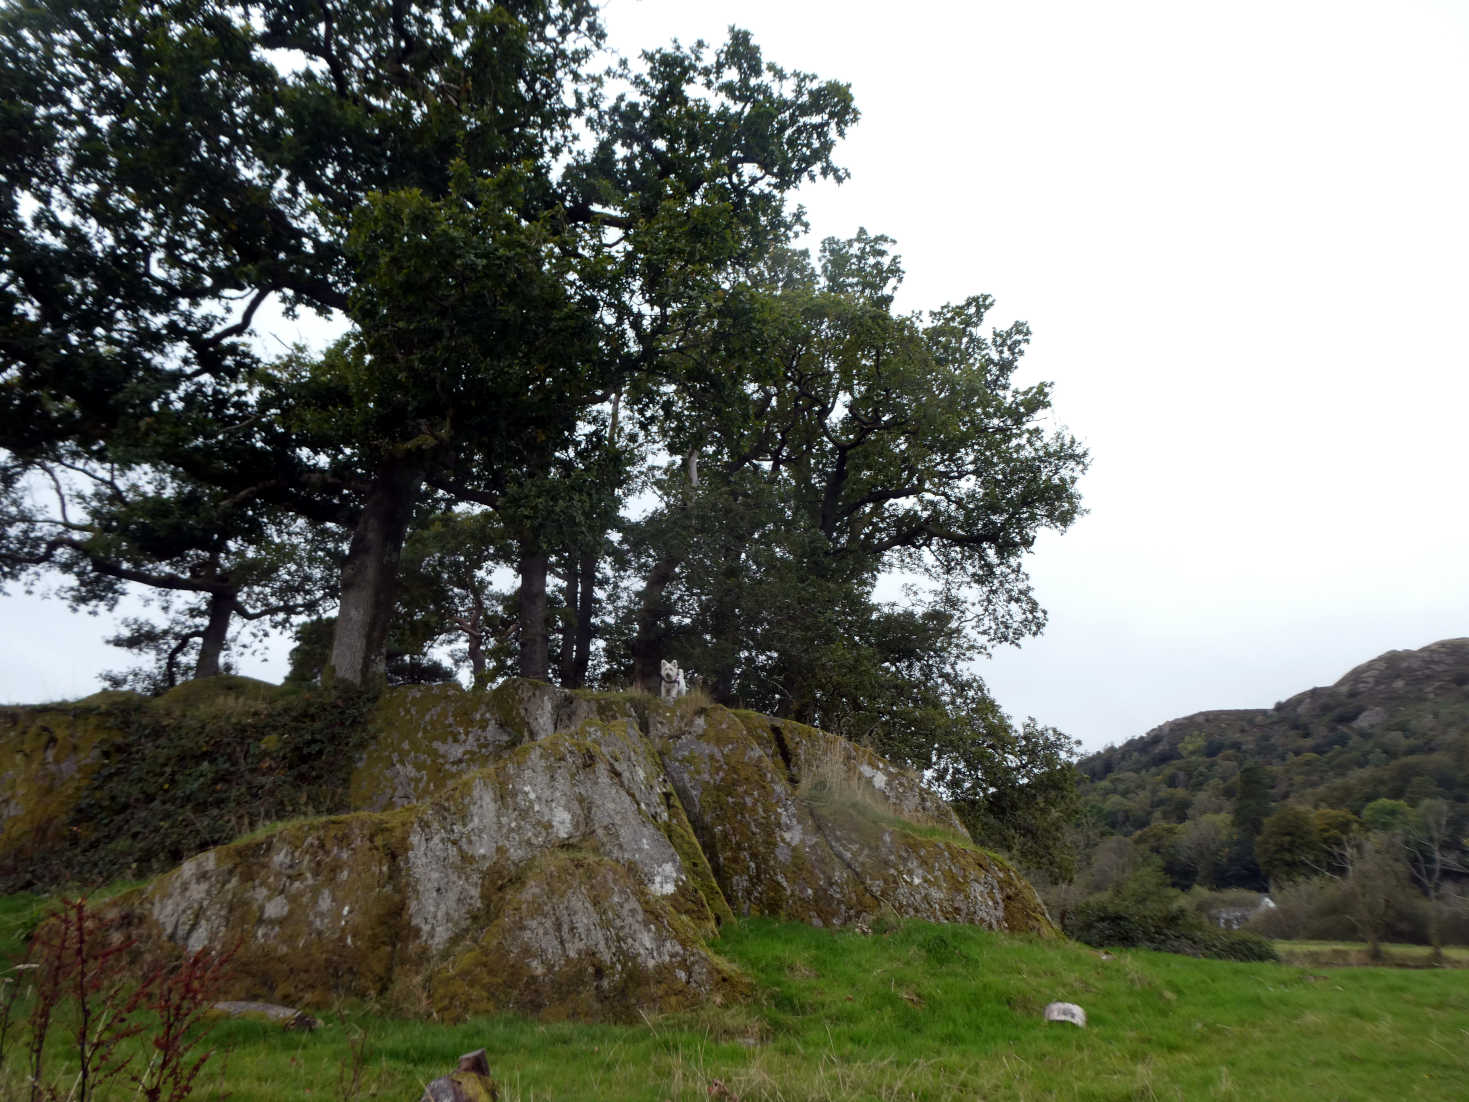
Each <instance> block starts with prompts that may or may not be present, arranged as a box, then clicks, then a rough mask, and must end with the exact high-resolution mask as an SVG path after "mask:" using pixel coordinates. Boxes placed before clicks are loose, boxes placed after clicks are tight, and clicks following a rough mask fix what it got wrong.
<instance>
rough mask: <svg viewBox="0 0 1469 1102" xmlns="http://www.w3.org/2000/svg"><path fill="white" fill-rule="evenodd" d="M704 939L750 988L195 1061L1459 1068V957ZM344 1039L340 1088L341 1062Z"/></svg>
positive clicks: (249, 1077)
mask: <svg viewBox="0 0 1469 1102" xmlns="http://www.w3.org/2000/svg"><path fill="white" fill-rule="evenodd" d="M0 913H3V908H0ZM720 947H721V949H722V951H724V952H725V953H726V954H728V955H729V956H730V957H731V958H733V959H735V960H737V961H739V962H740V964H741V965H742V966H743V967H745V968H746V969H747V970H749V971H750V972H751V973H752V974H753V975H754V976H755V977H756V978H757V980H758V982H759V985H760V990H761V995H760V997H759V1000H758V1002H757V1003H756V1004H755V1005H753V1006H749V1007H736V1008H711V1009H710V1010H708V1011H707V1012H705V1013H703V1014H701V1015H698V1016H695V1017H687V1018H683V1019H659V1020H656V1021H652V1022H649V1023H645V1024H639V1025H635V1026H624V1027H608V1026H597V1027H593V1026H579V1025H571V1024H562V1025H542V1024H538V1023H534V1022H528V1021H524V1020H519V1019H509V1018H500V1019H482V1020H477V1021H472V1022H468V1023H464V1024H461V1025H453V1026H446V1025H438V1024H431V1023H417V1022H404V1021H397V1020H389V1019H385V1018H381V1017H375V1016H373V1015H372V1014H371V1013H370V1012H369V1011H368V1009H366V1008H361V1007H355V1008H346V1009H344V1010H343V1011H341V1012H338V1013H334V1014H328V1015H326V1018H327V1024H326V1026H325V1027H324V1028H322V1029H321V1030H320V1031H318V1032H317V1033H314V1034H310V1035H302V1034H286V1033H281V1032H279V1031H278V1030H275V1029H273V1028H270V1027H266V1026H261V1025H256V1024H253V1023H245V1022H229V1023H224V1024H222V1025H220V1026H219V1027H218V1028H217V1029H216V1031H215V1034H214V1037H213V1043H214V1044H216V1045H217V1046H221V1047H222V1048H224V1049H225V1050H227V1055H226V1056H225V1058H224V1062H223V1063H222V1064H221V1063H219V1062H218V1058H216V1062H215V1063H212V1064H211V1065H210V1070H209V1072H208V1074H207V1075H206V1077H205V1083H206V1084H208V1085H209V1086H221V1085H222V1086H227V1088H228V1090H229V1092H230V1097H232V1098H234V1099H236V1100H238V1102H252V1100H260V1102H265V1100H272V1102H274V1100H286V1102H289V1100H301V1102H307V1100H319V1099H322V1098H328V1099H332V1098H344V1097H359V1098H369V1097H377V1098H383V1099H390V1098H391V1099H399V1098H409V1097H415V1096H416V1095H417V1093H418V1092H419V1091H421V1089H422V1084H423V1083H424V1082H425V1081H427V1080H428V1079H430V1078H433V1077H434V1076H436V1075H438V1074H441V1073H443V1072H444V1071H446V1070H448V1069H449V1068H451V1067H452V1066H453V1063H454V1061H455V1059H456V1058H457V1057H458V1055H459V1054H460V1053H462V1052H466V1051H469V1050H470V1049H474V1048H478V1047H481V1046H483V1047H485V1048H486V1049H488V1051H489V1056H490V1064H491V1067H492V1068H494V1069H495V1072H496V1075H497V1077H498V1078H499V1079H500V1081H501V1084H502V1086H503V1087H504V1088H506V1089H505V1092H504V1094H505V1097H506V1098H507V1099H508V1100H531V1099H536V1100H541V1102H549V1100H553V1099H561V1100H566V1102H580V1100H588V1099H597V1100H599V1102H619V1100H633V1099H637V1100H647V1102H657V1100H660V1099H669V1100H694V1099H699V1100H707V1099H709V1098H711V1097H713V1098H729V1097H739V1098H743V1099H746V1100H752V1099H770V1100H791V1102H794V1100H808V1099H809V1100H815V1099H961V1098H963V1099H972V1098H1006V1099H1010V1098H1015V1099H1032V1098H1033V1099H1042V1098H1058V1099H1132V1098H1181V1099H1195V1098H1240V1099H1249V1100H1250V1102H1255V1100H1258V1099H1261V1098H1300V1099H1317V1098H1320V1099H1331V1100H1339V1099H1377V1098H1382V1097H1389V1096H1390V1097H1394V1098H1403V1099H1411V1098H1425V1099H1429V1098H1432V1099H1451V1098H1452V1099H1457V1098H1462V1097H1463V1084H1464V1083H1465V1082H1469V984H1466V983H1465V982H1464V973H1463V972H1459V971H1452V972H1428V971H1406V970H1397V971H1394V970H1387V969H1351V970H1348V969H1332V970H1330V971H1327V972H1325V973H1321V972H1316V973H1313V972H1310V971H1307V970H1303V969H1299V968H1292V967H1288V966H1282V965H1264V964H1262V965H1246V964H1231V963H1223V962H1217V961H1200V960H1192V959H1188V958H1183V957H1172V956H1167V955H1163V954H1156V953H1148V952H1142V951H1137V952H1126V951H1124V952H1119V953H1117V954H1116V956H1115V958H1114V959H1111V960H1103V959H1101V958H1100V957H1099V956H1098V955H1097V954H1096V953H1095V952H1093V951H1092V950H1090V949H1087V948H1085V947H1083V946H1079V945H1073V944H1056V943H1047V942H1040V941H1032V940H1029V939H1018V938H1013V937H1007V936H1003V935H997V934H991V933H987V932H984V931H980V930H974V929H969V928H965V927H945V926H933V925H928V924H923V923H912V924H908V925H905V926H903V927H901V928H899V929H897V930H894V931H889V932H878V933H876V934H874V935H873V936H870V937H863V936H861V935H858V934H855V933H836V934H833V933H829V932H825V931H820V930H814V929H810V928H808V927H804V926H793V925H781V924H775V923H769V922H750V923H744V924H741V925H740V926H738V927H737V928H736V929H734V930H732V931H730V932H728V933H727V934H726V936H725V938H724V939H723V941H722V942H721V946H720ZM1052 999H1062V1000H1067V1001H1073V1002H1077V1003H1080V1004H1081V1005H1082V1006H1083V1007H1084V1008H1085V1009H1086V1011H1087V1014H1088V1016H1089V1018H1090V1026H1089V1028H1087V1029H1086V1030H1084V1031H1083V1030H1078V1029H1076V1028H1074V1027H1072V1026H1070V1025H1062V1024H1049V1025H1048V1024H1047V1023H1045V1022H1043V1021H1042V1020H1041V1009H1042V1007H1043V1006H1044V1005H1045V1003H1047V1002H1049V1001H1051V1000H1052ZM354 1041H355V1042H356V1044H357V1047H358V1050H359V1051H360V1052H361V1053H362V1054H363V1059H362V1064H361V1068H360V1072H361V1075H360V1078H359V1081H358V1088H357V1093H356V1094H355V1095H354V1094H353V1093H352V1091H351V1087H350V1082H344V1080H343V1076H344V1074H345V1075H346V1076H347V1078H348V1080H350V1072H351V1067H352V1051H353V1046H354ZM221 1072H222V1073H223V1075H222V1077H221ZM716 1081H717V1082H718V1083H722V1084H723V1085H724V1087H725V1089H727V1090H728V1091H729V1092H730V1093H729V1094H721V1093H720V1090H719V1087H718V1086H717V1085H716ZM12 1082H13V1080H12ZM0 1093H3V1091H0ZM212 1094H213V1091H212V1090H211V1089H202V1090H200V1091H199V1092H197V1093H196V1095H195V1097H198V1098H204V1097H210V1096H211V1095H212ZM119 1097H122V1095H119Z"/></svg>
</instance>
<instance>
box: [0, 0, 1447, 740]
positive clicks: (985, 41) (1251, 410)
mask: <svg viewBox="0 0 1469 1102" xmlns="http://www.w3.org/2000/svg"><path fill="white" fill-rule="evenodd" d="M604 17H605V20H606V22H607V24H608V27H609V29H610V31H611V33H612V37H613V41H614V44H615V45H617V46H618V47H619V48H621V49H623V50H625V51H631V50H636V49H637V48H639V47H642V46H647V45H653V44H660V43H663V42H666V41H667V40H668V39H670V38H673V37H678V38H680V39H682V40H683V41H686V42H687V41H691V40H693V39H695V38H699V37H703V38H705V39H708V40H711V41H718V40H720V39H722V38H723V37H724V34H725V28H726V27H727V26H728V24H730V23H731V22H735V23H737V24H738V25H740V26H743V27H746V28H748V29H749V30H751V31H752V32H753V33H754V36H755V40H756V41H757V42H758V43H759V44H760V45H761V47H762V48H763V49H764V51H765V53H766V56H767V58H768V59H770V60H772V61H775V62H777V63H778V64H781V65H783V66H785V67H787V68H793V69H804V70H808V71H812V72H816V73H818V74H820V75H821V76H823V77H832V78H836V79H840V80H844V81H848V82H850V83H851V85H852V89H853V93H854V95H855V97H856V100H857V104H858V106H859V108H860V109H861V111H862V121H861V122H860V124H859V125H858V126H857V128H856V129H855V131H854V132H853V133H852V134H851V135H850V136H849V137H848V139H847V141H846V142H845V143H844V144H843V145H842V146H841V147H840V149H839V151H838V160H839V161H840V162H841V163H843V164H844V165H845V166H846V167H848V168H849V169H850V170H851V173H852V178H851V179H850V180H849V181H848V182H846V183H845V184H843V185H841V186H840V187H835V186H831V185H823V186H819V187H812V188H809V189H807V190H806V191H805V192H804V193H803V200H804V202H805V203H806V205H807V207H808V209H809V212H810V216H811V221H812V225H813V237H814V238H816V239H819V238H820V237H824V236H827V235H838V236H849V235H850V234H852V233H853V232H855V231H856V229H857V228H858V227H865V228H867V229H868V230H870V231H872V232H874V233H884V234H887V235H889V236H891V237H894V238H896V239H897V242H898V249H899V251H900V252H901V253H902V255H903V258H904V263H905V266H906V269H907V271H908V280H907V284H906V290H905V293H904V295H903V297H902V299H901V300H900V304H901V305H902V306H903V307H904V308H906V309H922V308H928V307H933V306H937V305H940V304H942V303H944V302H947V301H953V300H958V299H962V298H964V297H966V296H968V295H970V294H974V293H977V292H987V293H990V294H992V295H994V296H995V298H996V300H997V307H996V316H997V320H998V321H1000V322H1008V321H1009V320H1012V319H1015V318H1021V319H1024V320H1026V321H1028V322H1029V323H1030V324H1031V327H1032V329H1033V330H1034V334H1035V336H1034V341H1033V343H1032V345H1031V350H1030V353H1029V355H1028V356H1027V358H1026V367H1025V370H1024V372H1023V375H1022V381H1024V382H1029V381H1035V380H1039V379H1049V380H1052V381H1054V383H1055V391H1054V397H1055V409H1056V414H1057V420H1058V422H1059V423H1060V424H1063V425H1065V426H1066V427H1067V428H1069V429H1070V430H1071V431H1072V432H1073V433H1075V434H1076V435H1077V436H1079V437H1080V438H1081V439H1082V440H1083V441H1084V442H1085V443H1086V444H1087V446H1088V447H1089V448H1090V450H1091V452H1092V455H1093V464H1092V469H1091V471H1090V473H1089V474H1088V475H1087V476H1086V478H1085V479H1084V481H1083V483H1082V493H1083V496H1084V499H1085V502H1086V505H1087V508H1088V509H1089V510H1090V512H1089V514H1088V515H1087V516H1086V517H1084V518H1083V519H1082V520H1081V521H1079V522H1078V523H1077V524H1076V525H1075V526H1074V527H1073V528H1072V529H1071V530H1070V531H1069V532H1067V533H1065V534H1064V535H1061V536H1054V537H1053V536H1046V537H1043V538H1042V540H1041V542H1040V543H1039V545H1038V546H1037V549H1036V552H1035V554H1034V557H1033V559H1032V561H1031V574H1032V576H1033V578H1034V580H1035V584H1036V591H1037V594H1038V596H1039V598H1040V600H1041V603H1042V604H1043V605H1044V606H1045V607H1046V608H1047V609H1048V610H1049V612H1050V625H1049V627H1048V628H1047V630H1046V632H1045V634H1044V635H1043V636H1042V637H1040V638H1038V639H1035V640H1032V641H1030V642H1028V643H1026V644H1025V645H1024V646H1023V647H1021V648H1019V649H1007V650H1004V651H1002V652H999V653H997V654H996V655H995V656H994V658H993V659H992V660H990V661H989V662H988V663H986V664H985V666H984V668H983V670H982V673H983V674H984V676H985V677H986V679H987V680H988V681H989V683H990V687H991V689H992V691H993V692H994V694H995V696H996V698H997V699H998V700H999V702H1000V703H1001V705H1002V706H1003V707H1004V708H1005V709H1006V710H1007V711H1009V712H1011V713H1012V714H1015V715H1017V716H1026V715H1033V716H1035V717H1036V718H1037V719H1039V720H1040V721H1041V722H1043V723H1046V724H1051V725H1054V726H1057V727H1060V728H1062V729H1063V730H1065V731H1067V732H1068V733H1070V734H1071V735H1073V736H1075V737H1077V738H1079V739H1081V740H1082V741H1083V743H1084V745H1085V746H1086V748H1087V749H1097V748H1100V747H1101V746H1102V745H1104V744H1106V743H1108V742H1120V741H1122V740H1124V739H1127V738H1131V737H1133V736H1135V735H1139V734H1142V733H1144V732H1145V731H1146V730H1148V729H1149V728H1151V727H1153V726H1155V725H1156V724H1158V723H1161V722H1163V721H1165V720H1167V719H1170V718H1173V717H1175V716H1180V715H1184V714H1187V713H1189V712H1195V711H1200V710H1204V709H1209V708H1234V707H1239V708H1243V707H1269V706H1270V705H1272V704H1273V703H1275V701H1277V700H1280V699H1282V698H1284V697H1286V696H1288V695H1291V694H1292V693H1295V692H1297V691H1299V690H1302V689H1305V688H1309V687H1311V686H1313V685H1320V684H1327V683H1330V682H1332V681H1334V680H1335V679H1336V678H1337V677H1338V676H1340V675H1341V674H1342V673H1344V672H1346V670H1347V669H1348V668H1350V667H1351V666H1353V665H1356V664H1357V663H1359V662H1362V661H1365V660H1366V659H1369V658H1372V657H1374V656H1376V655H1377V654H1379V653H1381V652H1383V651H1385V650H1390V649H1401V648H1416V647H1420V646H1423V645H1425V644H1427V643H1430V642H1433V641H1435V640H1437V639H1442V638H1447V637H1451V636H1463V635H1469V570H1466V568H1465V561H1466V554H1465V549H1466V545H1469V469H1466V468H1469V464H1466V455H1469V447H1466V444H1469V433H1466V432H1465V417H1466V413H1469V371H1466V367H1469V362H1466V361H1469V355H1466V338H1465V322H1466V316H1469V309H1466V304H1469V117H1466V116H1469V3H1464V2H1462V0H1444V2H1441V3H1430V2H1426V0H1419V2H1414V0H1394V2H1391V3H1388V2H1380V3H1351V2H1348V0H1331V2H1320V3H1306V2H1290V0H1275V2H1271V3H1256V2H1241V0H1231V2H1230V3H1202V2H1199V3H1179V2H1177V0H1168V2H1158V3H1137V2H1129V0H1109V2H1108V3H1097V2H1095V0H1078V2H1071V3H1060V2H1057V3H1048V2H1044V0H1009V2H1003V3H1001V2H989V0H973V2H970V3H968V4H964V5H955V4H952V3H942V2H937V0H908V2H907V3H903V4H894V3H891V2H889V3H883V4H870V3H853V2H842V3H837V2H830V3H828V2H825V0H785V2H783V3H775V2H767V0H741V2H740V3H737V4H736V3H730V2H727V0H726V2H713V0H707V2H706V0H610V2H608V3H606V5H605V8H604ZM0 617H3V618H4V619H5V620H6V621H7V622H8V626H7V628H6V630H4V631H3V632H0V700H5V701H32V700H39V699H54V698H58V697H66V696H77V695H82V694H84V693H87V692H91V691H92V690H93V689H95V688H96V681H95V678H96V674H97V672H98V671H99V670H100V669H103V668H107V667H116V666H120V665H124V664H125V659H126V656H125V655H123V654H122V653H121V652H117V651H113V650H110V649H109V648H106V647H100V648H99V647H98V646H97V645H96V640H97V639H98V638H99V637H100V636H101V635H102V634H105V630H106V629H105V626H104V625H101V624H99V622H98V621H96V620H91V619H88V618H87V617H85V616H83V617H71V616H69V615H68V614H66V613H65V611H64V609H61V608H59V607H58V606H57V605H55V604H54V603H52V604H49V605H40V604H37V602H36V601H34V600H33V599H26V598H24V597H20V596H12V597H10V598H6V599H3V600H0ZM242 666H243V669H242V672H246V673H251V674H254V675H257V676H265V677H271V678H276V679H278V678H279V677H280V676H281V674H282V672H283V669H282V668H281V664H280V662H279V660H277V661H276V662H275V663H272V664H263V665H262V664H260V663H256V662H252V661H250V660H248V659H247V660H246V661H244V662H243V663H242Z"/></svg>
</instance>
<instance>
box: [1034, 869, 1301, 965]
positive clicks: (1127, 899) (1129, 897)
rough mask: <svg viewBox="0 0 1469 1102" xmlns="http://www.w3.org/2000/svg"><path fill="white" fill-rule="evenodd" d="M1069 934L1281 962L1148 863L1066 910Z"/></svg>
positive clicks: (1098, 941)
mask: <svg viewBox="0 0 1469 1102" xmlns="http://www.w3.org/2000/svg"><path fill="white" fill-rule="evenodd" d="M1062 928H1063V929H1064V930H1065V931H1066V933H1067V935H1068V936H1069V937H1073V938H1075V939H1076V940H1077V941H1080V942H1083V943H1084V944H1086V945H1091V946H1095V947H1097V948H1102V947H1108V948H1122V949H1157V950H1159V951H1161V952H1164V953H1180V954H1182V955H1184V956H1190V957H1213V958H1216V959H1219V960H1245V961H1260V960H1278V959H1280V958H1279V957H1278V955H1277V954H1276V952H1275V949H1274V947H1273V946H1272V945H1271V944H1270V942H1269V941H1268V940H1267V939H1266V938H1263V937H1261V936H1260V935H1259V934H1257V933H1252V932H1249V931H1244V930H1221V929H1218V928H1216V927H1213V926H1210V925H1209V924H1208V922H1207V921H1205V919H1204V918H1203V917H1202V916H1200V915H1199V914H1198V913H1197V912H1196V911H1194V910H1193V909H1192V908H1191V907H1190V906H1189V902H1188V899H1187V898H1186V897H1185V896H1184V895H1183V894H1182V893H1181V892H1178V891H1175V890H1173V889H1172V888H1170V887H1169V886H1168V884H1167V883H1166V881H1165V880H1164V878H1163V873H1162V870H1161V869H1160V868H1158V867H1157V866H1156V865H1150V866H1144V867H1142V868H1140V869H1139V870H1138V871H1137V872H1136V873H1134V874H1133V876H1131V877H1130V878H1129V879H1128V880H1127V881H1126V882H1124V883H1123V884H1121V885H1119V886H1118V887H1116V888H1114V889H1113V890H1112V891H1109V892H1104V893H1100V894H1098V895H1093V896H1091V897H1090V898H1088V899H1087V900H1085V901H1084V902H1082V903H1081V904H1079V905H1078V906H1076V907H1074V908H1072V910H1071V911H1070V912H1069V913H1068V914H1067V916H1066V918H1065V920H1064V922H1063V925H1062Z"/></svg>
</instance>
